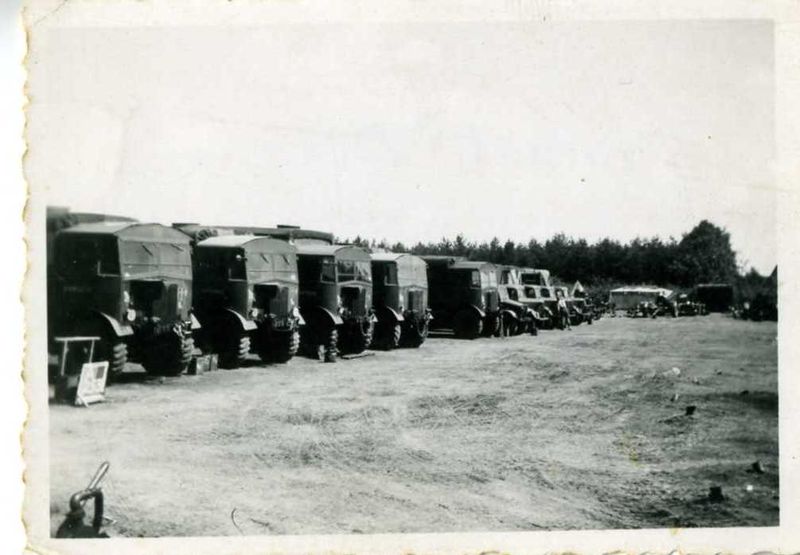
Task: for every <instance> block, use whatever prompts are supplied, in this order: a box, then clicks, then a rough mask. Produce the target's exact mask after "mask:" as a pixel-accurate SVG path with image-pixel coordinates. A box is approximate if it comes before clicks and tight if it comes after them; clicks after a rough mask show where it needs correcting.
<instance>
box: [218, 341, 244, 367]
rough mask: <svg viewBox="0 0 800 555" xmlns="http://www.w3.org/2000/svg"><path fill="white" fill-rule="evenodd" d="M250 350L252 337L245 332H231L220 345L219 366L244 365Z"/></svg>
mask: <svg viewBox="0 0 800 555" xmlns="http://www.w3.org/2000/svg"><path fill="white" fill-rule="evenodd" d="M249 352H250V337H249V336H248V335H247V334H246V333H244V332H237V333H235V334H230V335H229V336H228V337H227V338H226V341H224V343H222V344H221V345H220V347H219V367H220V368H227V369H229V370H230V369H234V368H238V367H240V366H241V365H242V363H243V362H244V361H245V358H247V354H248V353H249Z"/></svg>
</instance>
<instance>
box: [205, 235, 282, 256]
mask: <svg viewBox="0 0 800 555" xmlns="http://www.w3.org/2000/svg"><path fill="white" fill-rule="evenodd" d="M197 246H198V247H203V248H205V247H211V248H242V249H245V250H248V251H251V252H271V253H290V252H292V253H294V252H297V249H296V248H295V246H294V245H292V244H291V243H287V242H286V241H281V240H280V239H274V238H272V237H263V236H256V235H217V236H215V237H209V238H208V239H204V240H203V241H200V242H199V243H197Z"/></svg>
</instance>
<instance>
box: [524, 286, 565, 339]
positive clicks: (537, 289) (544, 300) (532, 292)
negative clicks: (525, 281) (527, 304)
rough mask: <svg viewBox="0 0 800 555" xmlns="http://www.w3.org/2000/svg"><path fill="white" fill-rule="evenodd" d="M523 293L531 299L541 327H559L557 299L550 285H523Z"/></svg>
mask: <svg viewBox="0 0 800 555" xmlns="http://www.w3.org/2000/svg"><path fill="white" fill-rule="evenodd" d="M523 289H524V290H525V295H526V296H527V298H528V299H531V300H532V302H533V303H532V308H534V310H536V312H537V313H538V315H539V317H540V320H538V323H539V327H540V328H542V329H554V328H556V327H560V325H561V321H560V319H559V318H558V299H556V295H555V292H554V291H553V289H552V287H549V286H545V285H523Z"/></svg>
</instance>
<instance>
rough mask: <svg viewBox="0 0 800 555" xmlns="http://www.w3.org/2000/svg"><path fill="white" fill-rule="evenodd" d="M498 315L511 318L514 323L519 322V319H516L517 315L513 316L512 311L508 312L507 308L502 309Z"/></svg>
mask: <svg viewBox="0 0 800 555" xmlns="http://www.w3.org/2000/svg"><path fill="white" fill-rule="evenodd" d="M500 315H501V316H506V317H510V318H512V319H513V320H514V321H518V320H519V318H517V315H516V314H514V311H513V310H510V309H508V308H504V309H502V310H501V311H500Z"/></svg>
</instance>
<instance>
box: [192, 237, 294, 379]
mask: <svg viewBox="0 0 800 555" xmlns="http://www.w3.org/2000/svg"><path fill="white" fill-rule="evenodd" d="M194 270H195V272H194V275H195V279H194V309H195V312H196V315H197V318H198V320H199V321H200V323H201V325H202V327H203V329H202V333H201V334H200V337H199V339H202V342H201V343H202V344H201V346H202V347H203V348H204V350H210V351H213V352H216V353H219V364H220V366H221V367H224V368H236V367H237V366H239V365H241V364H242V362H243V361H244V359H245V357H246V355H247V354H248V353H249V352H250V351H251V350H253V351H255V352H256V353H257V354H258V356H259V357H260V358H261V359H262V360H264V361H267V362H287V361H289V360H290V359H291V358H292V357H293V356H294V355H295V354H296V353H297V349H298V347H299V345H300V326H301V324H302V323H303V320H302V318H301V316H300V310H299V307H298V302H299V297H298V290H299V285H298V277H297V248H296V247H295V246H294V245H292V244H290V243H288V242H286V241H282V240H280V239H272V238H270V237H256V236H255V235H223V236H217V237H210V238H208V239H204V240H202V241H200V242H199V243H197V244H196V246H195V248H194Z"/></svg>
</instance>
